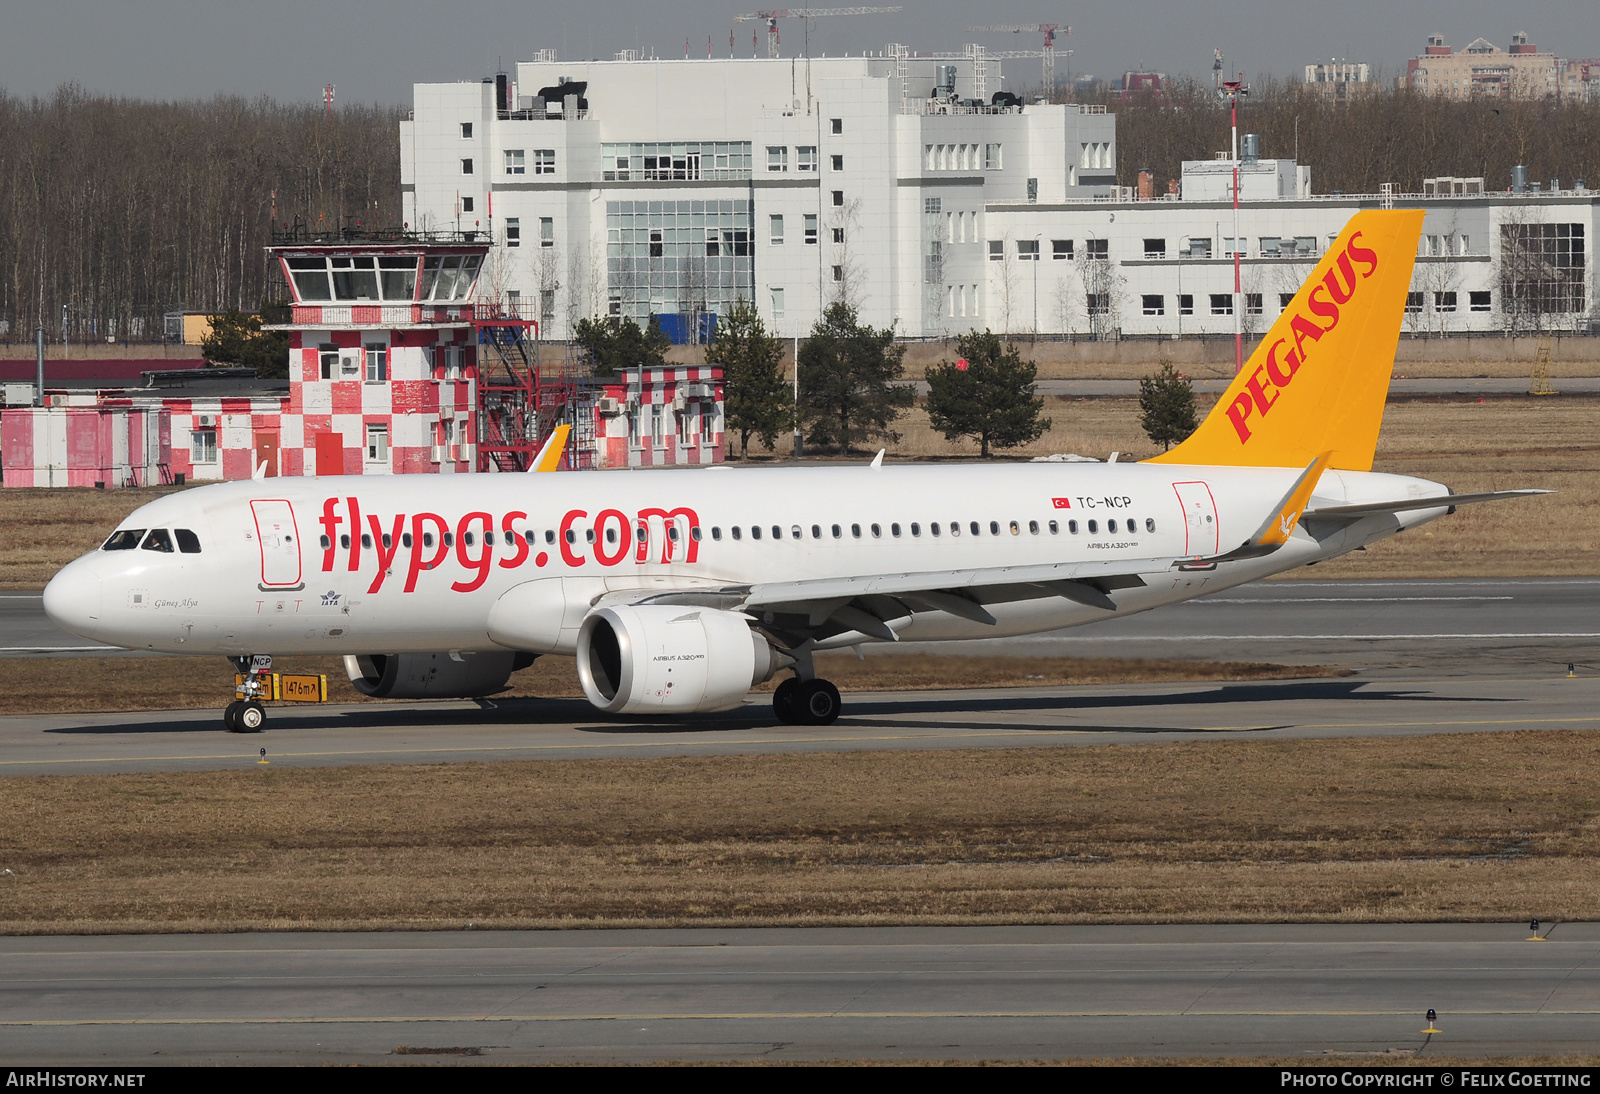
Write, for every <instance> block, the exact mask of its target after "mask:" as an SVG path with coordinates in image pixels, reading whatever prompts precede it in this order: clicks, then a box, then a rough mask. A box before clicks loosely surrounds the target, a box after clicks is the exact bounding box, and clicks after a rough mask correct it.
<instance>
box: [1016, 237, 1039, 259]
mask: <svg viewBox="0 0 1600 1094" xmlns="http://www.w3.org/2000/svg"><path fill="white" fill-rule="evenodd" d="M1017 258H1018V259H1019V260H1020V261H1023V262H1037V261H1039V241H1038V240H1037V239H1019V240H1017Z"/></svg>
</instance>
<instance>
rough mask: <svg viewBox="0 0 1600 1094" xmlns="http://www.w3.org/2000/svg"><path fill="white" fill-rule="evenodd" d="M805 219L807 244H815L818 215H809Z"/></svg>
mask: <svg viewBox="0 0 1600 1094" xmlns="http://www.w3.org/2000/svg"><path fill="white" fill-rule="evenodd" d="M805 217H806V219H805V231H806V242H807V243H815V242H816V241H817V214H815V213H807V214H806V215H805Z"/></svg>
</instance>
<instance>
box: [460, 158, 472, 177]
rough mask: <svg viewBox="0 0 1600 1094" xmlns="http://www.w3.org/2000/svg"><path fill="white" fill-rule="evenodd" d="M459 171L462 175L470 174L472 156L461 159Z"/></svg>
mask: <svg viewBox="0 0 1600 1094" xmlns="http://www.w3.org/2000/svg"><path fill="white" fill-rule="evenodd" d="M461 173H462V174H463V175H470V174H472V158H471V157H470V156H469V157H467V158H465V159H463V160H462V161H461Z"/></svg>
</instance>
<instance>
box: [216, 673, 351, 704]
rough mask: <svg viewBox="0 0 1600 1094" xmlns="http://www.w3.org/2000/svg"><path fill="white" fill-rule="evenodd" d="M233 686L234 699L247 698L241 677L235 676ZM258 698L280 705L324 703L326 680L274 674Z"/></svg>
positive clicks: (314, 677)
mask: <svg viewBox="0 0 1600 1094" xmlns="http://www.w3.org/2000/svg"><path fill="white" fill-rule="evenodd" d="M233 684H234V688H235V691H234V695H235V697H236V698H239V699H247V698H249V696H247V695H245V693H244V677H243V676H239V675H237V674H235V676H234V678H233ZM258 698H260V699H276V700H277V701H279V702H282V703H326V702H327V701H328V678H327V677H326V676H321V675H313V674H311V673H293V672H275V673H273V674H272V681H271V686H270V687H269V688H267V690H265V691H264V692H262V694H261V695H260V696H258Z"/></svg>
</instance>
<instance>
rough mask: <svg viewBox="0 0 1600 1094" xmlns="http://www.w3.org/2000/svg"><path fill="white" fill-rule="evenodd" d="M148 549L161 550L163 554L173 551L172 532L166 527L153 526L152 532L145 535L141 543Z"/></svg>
mask: <svg viewBox="0 0 1600 1094" xmlns="http://www.w3.org/2000/svg"><path fill="white" fill-rule="evenodd" d="M140 546H141V547H143V548H144V549H145V550H146V551H160V552H161V553H162V554H165V555H170V554H171V553H172V533H170V532H168V531H167V530H166V529H165V528H152V529H150V534H149V535H147V536H145V537H144V542H143V543H142V544H140Z"/></svg>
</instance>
